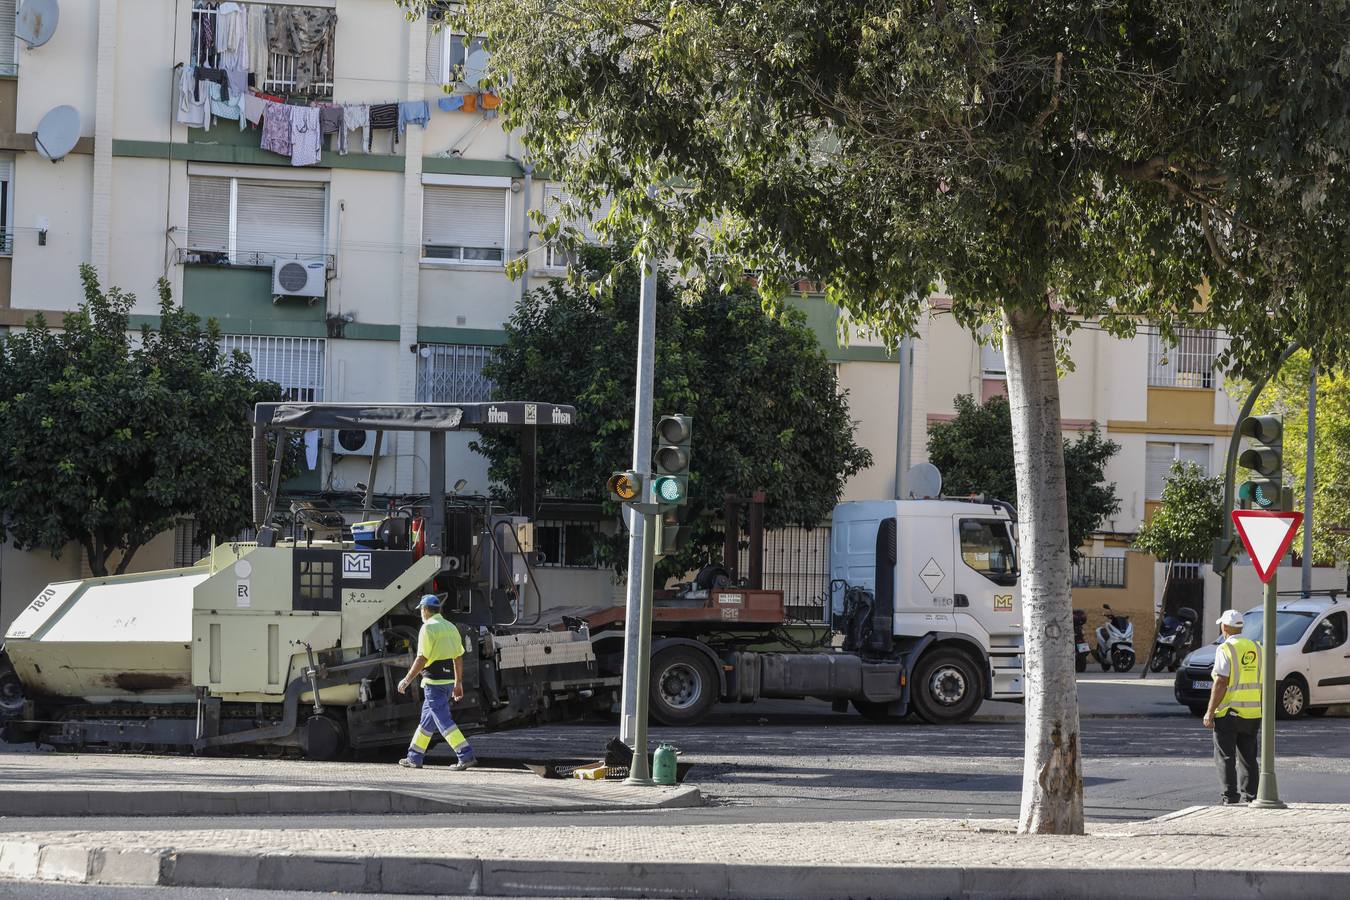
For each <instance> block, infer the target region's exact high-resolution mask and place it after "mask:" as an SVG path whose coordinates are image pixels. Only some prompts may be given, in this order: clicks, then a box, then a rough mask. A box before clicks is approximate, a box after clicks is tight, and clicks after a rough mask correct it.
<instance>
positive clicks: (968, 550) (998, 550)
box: [952, 515, 1022, 646]
mask: <svg viewBox="0 0 1350 900" xmlns="http://www.w3.org/2000/svg"><path fill="white" fill-rule="evenodd" d="M952 525H953V531H954V536H955V545H956V564H955V570H956V571H955V577H954V579H953V585H952V590H953V597H952V601H953V612H954V613H955V614H956V619H957V622H958V624H959V627H960V630H961V631H962V632H964V633H968V634H972V635H976V636H979V637H980V638H981V639H982V640H983V641H984V642H985V644H986V646H987V645H988V637H989V636H990V635H995V634H1007V633H1009V632H1011V631H1014V630H1017V626H1018V625H1020V623H1021V621H1022V603H1021V594H1020V591H1019V590H1018V585H1017V574H1018V573H1017V548H1016V546H1015V545H1014V543H1013V539H1012V530H1011V528H1010V527H1009V525H1010V523H1009V522H1008V521H1007V520H1006V519H999V518H994V517H990V516H970V515H957V516H953V517H952Z"/></svg>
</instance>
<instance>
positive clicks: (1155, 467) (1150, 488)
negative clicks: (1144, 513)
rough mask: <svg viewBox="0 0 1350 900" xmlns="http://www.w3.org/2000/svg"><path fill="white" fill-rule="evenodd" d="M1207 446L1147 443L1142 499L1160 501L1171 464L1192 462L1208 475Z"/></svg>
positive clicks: (1164, 442) (1163, 442)
mask: <svg viewBox="0 0 1350 900" xmlns="http://www.w3.org/2000/svg"><path fill="white" fill-rule="evenodd" d="M1209 453H1210V445H1209V444H1185V443H1180V442H1172V441H1149V442H1148V444H1147V445H1146V446H1145V448H1144V499H1145V500H1161V499H1162V494H1163V486H1164V484H1165V483H1166V481H1167V476H1168V475H1170V474H1171V473H1172V463H1173V462H1176V461H1181V462H1192V463H1195V464H1196V465H1197V466H1199V467H1200V471H1201V472H1202V473H1204V474H1205V475H1208V474H1209Z"/></svg>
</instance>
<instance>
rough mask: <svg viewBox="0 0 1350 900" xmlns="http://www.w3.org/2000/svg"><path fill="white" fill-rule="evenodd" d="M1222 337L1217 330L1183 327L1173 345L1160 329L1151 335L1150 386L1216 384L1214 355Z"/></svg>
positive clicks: (1149, 353) (1149, 351) (1149, 347)
mask: <svg viewBox="0 0 1350 900" xmlns="http://www.w3.org/2000/svg"><path fill="white" fill-rule="evenodd" d="M1217 344H1218V340H1217V337H1216V335H1215V333H1214V332H1213V331H1209V330H1205V329H1199V328H1182V329H1180V330H1179V331H1177V333H1176V343H1175V344H1174V345H1169V344H1167V343H1166V342H1164V341H1163V339H1162V336H1161V335H1159V334H1158V333H1157V332H1156V331H1155V332H1153V333H1151V334H1150V335H1149V338H1148V383H1149V386H1150V387H1186V388H1212V387H1214V357H1215V356H1216V354H1217Z"/></svg>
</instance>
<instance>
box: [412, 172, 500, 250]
mask: <svg viewBox="0 0 1350 900" xmlns="http://www.w3.org/2000/svg"><path fill="white" fill-rule="evenodd" d="M509 187H510V182H509V180H507V184H506V185H505V186H504V187H502V188H498V187H467V186H461V185H443V184H428V185H426V186H425V187H424V188H423V189H422V191H423V193H422V257H423V259H424V260H435V261H443V262H451V263H476V264H479V265H503V264H504V263H505V261H506V231H507V225H508V218H507V209H508V204H509V202H510V201H509V199H508V198H509V197H510V196H511V193H510V190H509Z"/></svg>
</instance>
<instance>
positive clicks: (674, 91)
mask: <svg viewBox="0 0 1350 900" xmlns="http://www.w3.org/2000/svg"><path fill="white" fill-rule="evenodd" d="M402 2H403V5H405V6H407V7H410V8H411V9H412V11H413V12H416V11H418V10H422V9H425V6H426V0H402ZM1241 5H1242V7H1243V9H1242V13H1243V16H1244V18H1242V20H1241V23H1240V24H1242V26H1243V27H1242V28H1240V29H1237V28H1232V27H1230V26H1231V23H1232V22H1233V21H1234V17H1233V16H1228V15H1226V14H1225V10H1224V9H1222V8H1220V9H1213V8H1211V7H1213V6H1214V4H1213V3H1206V2H1203V0H1190V2H1182V0H1175V2H1161V0H1160V2H1150V3H1131V4H1115V5H1110V4H1105V5H1104V4H1083V3H1043V4H1035V5H1027V4H1007V3H991V2H971V3H963V4H951V3H948V2H932V3H914V2H904V0H894V2H891V3H886V4H860V3H852V2H842V0H825V2H821V3H813V4H800V3H796V2H789V0H768V2H757V3H741V2H731V3H727V2H720V0H719V2H711V0H690V2H685V3H679V4H670V5H667V6H657V7H653V6H650V5H649V4H643V3H637V2H631V0H618V2H615V0H573V2H570V3H568V4H565V5H564V4H559V3H556V2H555V0H465V2H464V3H463V4H462V6H461V7H460V8H459V12H458V14H456V15H455V16H453V17H452V18H453V19H454V22H455V27H456V28H457V29H463V30H466V31H469V32H471V33H481V34H484V35H486V39H487V42H488V45H489V47H490V49H491V50H492V52H493V54H494V56H493V58H492V62H491V63H490V64H489V71H488V75H487V83H488V84H491V85H495V86H496V88H497V89H498V90H500V91H501V92H502V97H503V102H502V107H501V112H502V117H503V122H504V125H505V126H506V127H507V128H510V129H521V130H522V135H523V140H524V143H525V147H526V150H527V151H528V153H529V155H530V157H531V161H532V163H533V164H534V165H535V167H536V168H537V169H541V170H544V171H549V172H552V173H555V176H556V177H558V178H560V179H562V180H563V181H564V183H565V186H566V188H567V190H568V192H569V194H570V196H571V197H573V198H574V200H575V206H576V207H579V208H584V209H597V208H599V207H600V205H601V201H602V199H603V198H605V197H606V196H610V197H612V198H613V202H612V205H611V206H610V207H609V210H610V211H609V212H608V214H607V215H606V216H605V221H604V222H603V223H601V226H600V227H598V228H597V231H598V232H600V233H601V234H602V236H603V235H604V234H606V233H623V232H626V231H628V232H633V233H635V234H638V235H639V239H638V243H637V248H636V249H637V251H638V252H640V253H647V254H650V255H653V256H657V257H662V256H664V255H666V254H669V255H670V256H672V257H673V258H674V259H676V260H678V261H679V264H680V269H679V272H680V275H681V277H683V278H686V279H688V280H689V281H690V282H691V283H698V282H699V281H701V280H714V281H716V280H720V281H721V282H722V283H723V284H729V283H731V282H732V281H734V280H735V279H737V278H739V277H740V276H741V273H742V272H744V271H745V270H746V269H750V270H754V271H755V272H756V273H757V274H758V280H757V283H758V285H759V289H760V291H761V294H762V296H763V298H764V300H765V302H767V303H773V302H775V300H776V298H777V297H778V296H779V295H781V294H782V293H783V292H784V291H785V290H786V288H787V286H788V285H789V284H790V283H791V282H792V281H793V280H794V279H796V278H798V277H801V276H802V275H809V276H812V277H815V278H819V279H820V280H822V281H823V282H824V283H825V284H826V286H827V296H828V297H829V298H830V299H831V300H833V301H835V302H837V303H838V304H839V305H840V306H842V307H843V308H844V309H845V310H846V312H847V313H848V315H849V317H850V318H851V319H852V320H853V321H856V322H860V323H863V324H864V325H867V326H869V327H871V328H873V329H874V330H875V331H876V332H877V333H878V334H879V335H880V336H881V337H882V338H884V339H885V340H886V341H887V342H889V343H894V342H896V341H897V340H898V339H899V338H901V337H902V336H904V335H906V334H911V333H913V332H914V330H915V324H916V322H917V320H918V319H919V317H920V316H921V315H922V314H923V311H924V308H925V307H924V302H923V301H924V298H925V297H926V295H927V294H928V293H929V291H930V288H932V286H933V285H934V283H935V281H937V280H938V279H941V281H942V282H944V283H945V286H946V289H947V292H948V293H949V294H950V295H951V296H952V298H953V303H952V312H953V313H954V315H955V316H956V318H957V319H958V321H960V322H961V323H962V324H963V325H966V326H967V327H971V328H975V327H978V326H980V325H982V324H986V323H990V324H992V323H995V322H996V323H998V324H999V325H1000V327H1001V328H1002V330H1003V332H1004V336H1003V337H1004V339H1003V344H1004V352H1005V357H1006V361H1007V372H1008V384H1009V396H1010V400H1011V408H1012V425H1013V442H1014V450H1015V452H1014V459H1015V470H1016V480H1017V485H1018V495H1019V496H1020V497H1022V498H1024V502H1023V504H1022V507H1021V509H1020V510H1019V514H1020V516H1021V534H1022V536H1023V541H1022V543H1021V548H1022V573H1023V579H1022V592H1023V598H1024V613H1025V619H1024V622H1023V625H1024V629H1025V631H1024V633H1025V636H1026V654H1025V657H1024V658H1025V661H1026V684H1027V686H1028V689H1027V716H1026V723H1027V725H1026V743H1025V768H1024V775H1023V796H1022V810H1021V816H1020V823H1019V828H1020V829H1021V830H1023V831H1051V832H1065V833H1068V832H1080V831H1081V830H1082V825H1083V821H1082V776H1081V771H1082V770H1081V760H1080V757H1079V749H1080V741H1079V723H1078V709H1077V694H1076V685H1075V680H1074V672H1073V669H1072V656H1073V655H1072V653H1071V652H1070V651H1069V642H1070V641H1071V636H1072V628H1071V627H1070V600H1069V594H1070V575H1069V546H1068V513H1067V501H1066V486H1065V476H1064V464H1063V448H1062V444H1061V441H1060V437H1059V435H1060V416H1059V393H1058V375H1059V373H1058V369H1057V358H1056V336H1057V335H1062V334H1063V333H1064V332H1066V331H1068V330H1071V329H1072V328H1073V327H1075V326H1076V324H1078V323H1079V322H1081V321H1082V320H1083V319H1084V318H1092V319H1095V320H1097V321H1098V322H1100V323H1101V325H1102V327H1104V328H1105V329H1107V330H1109V331H1111V332H1112V333H1117V334H1127V333H1130V332H1132V331H1133V329H1134V328H1135V326H1136V324H1137V322H1138V320H1139V318H1140V317H1145V318H1148V319H1151V320H1155V321H1157V322H1158V323H1159V325H1160V327H1161V328H1162V329H1163V330H1164V332H1165V334H1169V335H1170V333H1171V331H1172V330H1173V329H1174V328H1175V327H1176V326H1177V324H1178V323H1182V322H1190V321H1191V320H1192V317H1193V310H1194V309H1195V306H1196V286H1197V285H1201V284H1203V283H1205V281H1206V279H1212V278H1217V277H1218V275H1217V271H1218V270H1219V269H1220V268H1221V263H1220V261H1219V259H1218V258H1217V257H1220V256H1223V252H1222V247H1221V246H1220V241H1219V239H1218V238H1221V237H1223V235H1222V234H1217V232H1222V230H1223V228H1225V227H1230V224H1231V223H1229V222H1228V220H1225V224H1223V225H1221V226H1220V227H1219V228H1218V229H1217V232H1216V228H1215V226H1214V224H1213V221H1212V214H1213V213H1214V211H1215V210H1216V209H1223V210H1226V207H1225V205H1224V203H1223V202H1222V201H1216V200H1215V199H1213V198H1212V197H1210V196H1207V195H1206V194H1205V193H1204V192H1203V191H1202V190H1201V188H1202V186H1206V185H1209V184H1211V183H1215V184H1219V185H1221V186H1224V187H1225V188H1226V189H1228V190H1236V189H1235V187H1234V186H1235V185H1241V186H1244V187H1243V190H1242V192H1241V196H1243V197H1253V196H1256V195H1258V194H1259V191H1257V190H1255V189H1249V188H1248V187H1246V186H1248V185H1249V184H1250V183H1253V182H1255V181H1258V180H1259V179H1260V178H1261V177H1268V176H1269V175H1270V172H1271V167H1270V162H1271V160H1272V159H1273V158H1274V157H1275V155H1276V154H1274V153H1266V154H1265V155H1263V156H1261V155H1256V154H1244V155H1242V156H1241V163H1242V164H1241V165H1239V166H1235V167H1234V168H1233V174H1232V175H1231V176H1230V175H1229V173H1228V172H1227V171H1225V170H1222V169H1218V170H1217V171H1216V168H1217V167H1219V166H1222V165H1223V164H1225V163H1226V162H1228V159H1227V157H1225V156H1224V152H1225V151H1226V150H1229V149H1231V144H1232V139H1228V138H1226V137H1225V138H1224V139H1223V140H1221V139H1219V138H1218V137H1216V130H1217V129H1215V128H1214V127H1213V122H1214V120H1215V119H1216V117H1217V116H1220V115H1227V113H1226V111H1222V110H1221V111H1219V112H1218V113H1216V112H1215V105H1216V103H1221V102H1227V100H1228V99H1229V96H1228V91H1229V85H1230V84H1232V83H1233V81H1234V80H1235V78H1236V75H1235V73H1241V72H1243V71H1244V70H1243V66H1245V65H1247V64H1249V63H1251V64H1253V65H1255V64H1258V63H1259V64H1260V65H1261V66H1263V67H1265V69H1266V70H1268V71H1269V74H1270V76H1271V77H1269V78H1267V79H1266V81H1265V82H1264V93H1262V91H1261V89H1260V87H1259V86H1258V88H1257V90H1256V91H1254V92H1249V94H1250V96H1248V97H1247V98H1246V99H1245V100H1244V102H1243V103H1242V104H1241V114H1240V116H1237V117H1236V118H1235V120H1234V122H1233V124H1234V127H1238V126H1241V131H1240V133H1239V139H1241V140H1247V139H1250V138H1252V136H1253V135H1262V138H1261V141H1260V146H1261V149H1263V150H1264V149H1266V147H1267V146H1268V145H1271V144H1278V149H1280V150H1281V151H1284V158H1283V159H1282V163H1283V165H1282V167H1281V169H1280V170H1279V171H1278V172H1277V173H1276V177H1281V178H1288V179H1290V180H1291V181H1292V182H1293V183H1294V185H1295V187H1294V188H1292V189H1291V190H1293V191H1296V190H1297V185H1298V184H1300V183H1302V182H1304V181H1305V180H1307V179H1309V178H1313V177H1315V175H1316V173H1311V174H1310V172H1311V169H1309V170H1305V169H1304V168H1303V167H1301V166H1300V165H1299V162H1300V157H1299V154H1300V153H1302V154H1304V156H1305V157H1309V156H1310V155H1311V153H1312V151H1311V150H1310V151H1306V152H1305V151H1304V149H1303V148H1302V145H1301V144H1297V143H1294V144H1289V145H1286V144H1285V143H1284V142H1283V141H1282V140H1279V139H1274V140H1271V139H1269V132H1270V131H1271V125H1270V116H1271V114H1270V113H1266V114H1264V116H1265V117H1264V118H1263V117H1262V115H1263V114H1262V113H1261V111H1260V109H1258V104H1257V101H1258V100H1259V101H1260V103H1261V104H1262V105H1264V106H1265V107H1273V108H1274V109H1275V110H1276V112H1275V113H1274V115H1276V116H1278V117H1279V119H1280V120H1281V121H1283V120H1285V119H1288V120H1290V122H1289V124H1291V125H1294V124H1296V125H1300V126H1301V125H1302V124H1303V120H1304V119H1309V120H1311V119H1313V118H1315V116H1316V115H1318V114H1325V116H1326V117H1327V118H1330V117H1333V116H1336V115H1339V116H1340V117H1341V119H1342V120H1343V119H1344V118H1345V113H1344V105H1343V103H1341V105H1340V107H1337V106H1336V105H1335V103H1336V102H1339V101H1338V100H1337V98H1338V97H1340V98H1343V96H1344V93H1345V91H1344V88H1345V81H1346V79H1345V77H1344V74H1343V72H1342V70H1343V69H1344V67H1343V66H1342V67H1340V68H1335V66H1334V64H1332V63H1328V62H1326V60H1327V59H1330V60H1335V59H1337V58H1338V57H1337V55H1336V53H1338V52H1339V49H1338V48H1339V47H1340V46H1341V45H1342V44H1343V43H1344V42H1343V41H1342V42H1341V44H1338V43H1336V42H1337V40H1339V39H1340V37H1341V36H1342V34H1343V30H1344V27H1345V26H1344V23H1343V22H1338V21H1337V20H1336V19H1335V17H1334V14H1333V13H1332V12H1330V11H1328V12H1326V13H1325V14H1324V15H1323V16H1322V18H1323V19H1325V23H1324V24H1325V25H1326V26H1327V27H1326V28H1325V30H1323V31H1321V32H1318V31H1314V30H1310V31H1307V32H1304V31H1302V30H1299V31H1297V32H1287V31H1286V30H1285V29H1284V28H1270V27H1267V28H1266V29H1265V32H1264V33H1262V35H1263V39H1262V41H1261V42H1259V44H1258V45H1257V46H1256V49H1251V48H1250V47H1248V48H1243V47H1240V46H1238V43H1239V39H1244V40H1245V39H1246V38H1247V37H1248V36H1249V35H1248V31H1251V30H1252V29H1254V27H1255V24H1256V23H1257V21H1258V20H1259V15H1258V13H1259V9H1258V7H1262V8H1263V7H1264V4H1255V3H1243V4H1241ZM1279 5H1280V6H1281V7H1282V8H1283V7H1285V6H1289V5H1290V4H1287V3H1280V4H1279ZM1307 5H1309V6H1319V7H1320V6H1323V5H1321V4H1307ZM1341 5H1342V4H1341V3H1340V2H1336V3H1333V4H1328V6H1338V7H1339V6H1341ZM1290 15H1291V16H1292V17H1295V18H1297V21H1298V22H1299V24H1300V25H1303V24H1305V23H1306V22H1307V21H1308V17H1307V16H1301V17H1300V16H1299V15H1298V12H1297V10H1290ZM1234 34H1237V35H1238V37H1236V38H1235V37H1234V36H1233V35H1234ZM1313 44H1315V45H1316V50H1317V53H1314V54H1312V56H1313V60H1312V61H1310V62H1303V61H1302V57H1303V56H1304V55H1308V52H1309V49H1310V45H1313ZM1272 45H1273V46H1272ZM1323 51H1326V52H1325V53H1324V52H1323ZM1333 51H1335V52H1333ZM1291 61H1293V62H1297V64H1298V66H1299V68H1300V71H1311V70H1313V68H1314V67H1315V66H1319V65H1320V66H1321V67H1322V68H1321V69H1317V70H1316V72H1318V73H1321V74H1320V76H1319V77H1320V80H1319V79H1318V78H1310V80H1308V81H1307V82H1306V83H1304V82H1297V83H1294V82H1288V81H1286V80H1284V79H1282V78H1281V77H1278V70H1279V67H1280V65H1281V64H1284V63H1287V62H1291ZM1183 67H1184V68H1183ZM508 76H509V77H508ZM1244 84H1246V83H1245V82H1244ZM1338 90H1339V91H1340V94H1339V95H1338V94H1337V93H1336V91H1338ZM1299 92H1304V93H1307V94H1314V93H1315V94H1316V96H1315V97H1306V96H1305V97H1300V96H1299ZM1277 95H1278V96H1277ZM1216 98H1217V99H1216ZM1285 99H1287V100H1288V101H1289V102H1287V103H1283V104H1282V102H1281V101H1282V100H1285ZM1313 100H1315V101H1316V102H1311V101H1313ZM1234 105H1237V104H1236V103H1235V104H1234ZM1338 110H1339V112H1338ZM1262 129H1265V130H1264V132H1263V130H1262ZM1300 133H1306V134H1308V135H1309V136H1311V137H1314V138H1319V139H1325V140H1322V141H1321V143H1317V144H1315V148H1316V152H1317V153H1318V154H1321V169H1319V171H1321V170H1322V169H1325V168H1326V167H1327V165H1330V164H1331V163H1330V161H1331V160H1333V159H1344V158H1346V157H1345V152H1344V151H1345V144H1346V143H1347V141H1346V140H1345V137H1346V135H1347V133H1350V132H1348V131H1347V129H1345V128H1340V129H1339V130H1337V129H1336V128H1333V127H1327V128H1320V129H1319V128H1314V127H1310V128H1307V129H1302V128H1300ZM1225 140H1227V141H1228V143H1225ZM1328 148H1330V149H1328ZM1337 154H1339V155H1337ZM1342 181H1344V179H1342ZM1288 193H1289V192H1288V191H1284V190H1283V189H1282V194H1285V195H1287V194H1288ZM1290 209H1291V207H1290V206H1289V205H1288V204H1284V205H1281V206H1280V211H1281V214H1282V216H1283V214H1284V213H1287V212H1288V211H1289V210H1290ZM578 211H580V210H579V209H571V208H569V209H568V210H567V212H566V215H565V216H564V217H565V218H570V217H571V215H572V214H575V213H576V212H578ZM1271 221H1272V222H1275V223H1277V224H1278V225H1279V226H1280V227H1284V226H1286V225H1287V224H1288V223H1290V222H1292V221H1293V219H1292V218H1291V217H1280V216H1272V217H1271ZM1244 233H1245V232H1244ZM559 234H565V229H563V228H562V227H561V226H560V225H556V224H555V225H550V226H548V227H546V228H545V236H546V237H550V236H555V235H559ZM1216 234H1217V236H1216ZM1212 246H1219V247H1220V252H1219V253H1214V252H1212ZM522 265H523V264H522V263H520V262H519V261H517V263H516V264H515V265H514V266H513V271H519V269H520V268H521V267H522ZM1223 283H1224V286H1225V287H1232V288H1233V290H1234V293H1233V294H1232V295H1231V296H1230V295H1228V294H1224V295H1222V296H1219V295H1217V293H1216V294H1215V295H1214V296H1213V297H1212V300H1211V304H1210V310H1211V311H1213V314H1214V315H1216V316H1220V315H1222V316H1228V317H1229V318H1231V319H1233V320H1237V319H1243V320H1244V321H1256V320H1257V319H1258V318H1259V317H1260V315H1263V314H1264V312H1265V310H1266V306H1265V304H1266V301H1267V300H1268V299H1269V297H1270V296H1271V295H1270V294H1262V295H1260V296H1258V297H1253V296H1252V295H1250V294H1249V293H1244V291H1243V290H1242V286H1243V285H1244V284H1245V283H1244V282H1242V281H1241V280H1240V279H1237V278H1229V279H1227V280H1225V281H1224V282H1223ZM1241 346H1243V347H1248V348H1250V347H1255V348H1257V350H1258V351H1259V350H1260V348H1261V345H1260V343H1259V342H1256V343H1248V344H1242V345H1241ZM1256 355H1259V353H1257V354H1256ZM1322 358H1323V357H1321V356H1319V359H1322Z"/></svg>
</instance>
